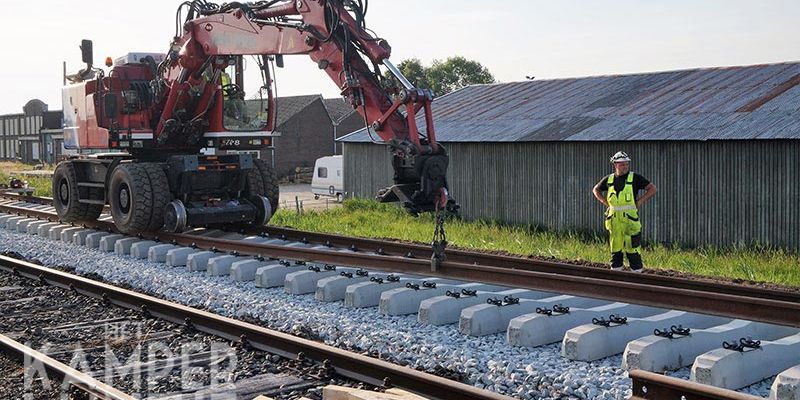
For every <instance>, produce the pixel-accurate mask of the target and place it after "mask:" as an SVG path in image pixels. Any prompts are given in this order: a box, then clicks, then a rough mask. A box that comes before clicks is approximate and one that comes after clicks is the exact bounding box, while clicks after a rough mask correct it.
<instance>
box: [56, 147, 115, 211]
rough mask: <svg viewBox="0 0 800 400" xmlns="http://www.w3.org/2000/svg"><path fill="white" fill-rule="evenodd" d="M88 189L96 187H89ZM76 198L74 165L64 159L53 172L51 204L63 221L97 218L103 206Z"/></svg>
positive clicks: (77, 196)
mask: <svg viewBox="0 0 800 400" xmlns="http://www.w3.org/2000/svg"><path fill="white" fill-rule="evenodd" d="M89 190H98V189H97V188H89ZM92 194H98V193H92ZM78 198H79V194H78V178H77V173H76V172H75V165H74V164H73V163H72V162H70V161H64V162H62V163H60V164H58V166H57V167H56V170H55V171H54V172H53V205H54V206H55V208H56V212H57V213H58V218H59V219H60V220H61V221H63V222H80V221H94V220H97V217H99V216H100V213H102V212H103V206H102V205H99V204H85V203H80V202H78ZM100 198H102V197H100Z"/></svg>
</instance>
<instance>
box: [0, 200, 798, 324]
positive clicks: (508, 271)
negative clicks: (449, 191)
mask: <svg viewBox="0 0 800 400" xmlns="http://www.w3.org/2000/svg"><path fill="white" fill-rule="evenodd" d="M0 210H1V211H5V212H9V213H22V214H26V215H29V216H32V217H37V218H44V219H47V218H49V219H53V220H55V219H56V216H55V214H54V213H50V212H45V211H41V210H29V209H26V208H23V207H17V206H13V205H8V204H3V205H0ZM86 226H87V227H95V228H98V229H102V230H113V229H114V225H113V224H112V223H111V222H107V221H94V222H91V223H87V224H86ZM153 235H154V236H152V237H154V238H157V239H158V240H160V241H163V242H174V243H176V244H179V245H183V246H191V245H194V246H196V247H198V248H201V249H216V250H218V251H227V252H233V251H235V252H239V253H240V254H249V255H262V256H266V257H274V258H288V259H296V260H306V261H316V262H321V263H329V264H335V265H345V266H353V267H363V268H371V269H376V270H382V271H388V272H398V273H408V274H416V275H427V276H437V277H442V278H449V279H458V280H470V281H478V282H485V283H491V284H497V285H503V286H510V287H517V288H525V289H532V290H543V291H549V292H555V293H559V294H571V295H576V296H585V297H592V298H598V299H606V300H612V301H624V302H630V303H636V304H642V305H648V306H653V307H661V308H670V309H680V310H684V311H691V312H698V313H704V314H711V315H719V316H725V317H730V318H740V319H747V320H751V321H759V322H767V323H774V324H779V325H787V326H794V327H800V293H792V292H783V291H777V290H772V291H770V290H758V288H752V287H747V286H739V285H730V284H715V283H712V282H694V284H688V283H687V282H686V281H688V280H686V279H664V278H665V277H658V278H661V279H657V280H653V279H651V278H653V277H651V276H645V275H642V274H631V273H625V272H617V271H609V270H604V269H598V268H587V267H578V266H574V265H572V266H570V265H568V264H564V265H563V266H557V267H556V266H554V265H549V264H546V263H543V264H542V265H539V264H533V265H529V267H530V268H514V267H512V266H510V265H506V264H502V263H501V264H502V265H501V266H497V265H494V264H488V262H487V264H488V265H482V264H479V263H466V262H461V261H459V262H456V261H453V258H455V257H452V258H449V259H448V260H447V261H445V262H443V263H442V264H441V267H440V268H439V269H438V270H437V271H431V270H430V262H429V260H428V259H427V258H418V257H415V258H408V257H401V256H398V255H389V254H390V253H389V252H388V251H386V250H384V251H383V252H384V253H386V254H385V255H379V254H374V253H371V252H367V251H357V252H340V251H332V250H319V249H307V248H294V247H286V246H279V245H268V244H257V243H248V242H241V241H232V240H223V239H217V238H207V237H201V236H196V235H189V234H175V233H165V232H158V233H155V234H153ZM449 254H450V253H448V257H450V256H449ZM495 257H497V256H495ZM476 258H477V257H476ZM507 258H512V257H507ZM480 260H481V261H486V260H487V258H482V259H480ZM517 262H518V263H519V264H520V265H522V264H524V263H523V262H522V261H520V260H518V261H517ZM507 264H512V263H511V261H508V263H507ZM553 264H555V263H553Z"/></svg>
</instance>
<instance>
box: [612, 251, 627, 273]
mask: <svg viewBox="0 0 800 400" xmlns="http://www.w3.org/2000/svg"><path fill="white" fill-rule="evenodd" d="M628 260H630V256H629V258H628ZM622 261H623V255H622V252H621V251H618V252H616V253H611V269H613V270H614V271H622Z"/></svg>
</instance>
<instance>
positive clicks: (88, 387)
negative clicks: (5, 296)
mask: <svg viewBox="0 0 800 400" xmlns="http://www.w3.org/2000/svg"><path fill="white" fill-rule="evenodd" d="M0 350H2V351H3V352H5V353H6V354H8V355H9V356H11V357H14V358H16V359H17V360H20V361H21V362H22V363H23V364H25V365H31V366H33V367H34V369H38V368H35V367H36V366H37V365H41V366H42V367H44V368H45V369H46V370H47V372H49V373H51V374H54V375H57V376H58V377H59V378H61V379H62V380H63V382H64V383H65V384H69V385H70V386H73V387H75V388H77V389H79V390H81V391H83V392H84V393H86V394H88V395H89V396H90V397H92V398H97V399H104V400H134V397H132V396H130V395H127V394H125V393H123V392H121V391H119V390H117V389H115V388H113V387H111V386H109V385H106V384H105V383H103V382H100V381H98V380H97V379H95V378H92V377H91V376H89V375H87V374H84V373H83V372H80V371H78V370H76V369H74V368H72V367H70V366H69V365H66V364H62V363H61V362H59V361H56V360H54V359H52V358H50V357H48V356H47V355H45V354H42V353H40V352H38V351H36V350H34V349H32V348H30V347H28V346H25V345H23V344H22V343H19V342H17V341H15V340H14V339H11V338H9V337H8V336H5V335H0ZM36 372H37V376H33V377H32V378H36V379H43V378H45V377H42V376H38V373H41V372H44V371H38V370H37V371H36ZM26 373H27V371H26ZM15 395H18V396H20V398H21V397H22V393H15Z"/></svg>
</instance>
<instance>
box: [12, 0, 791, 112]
mask: <svg viewBox="0 0 800 400" xmlns="http://www.w3.org/2000/svg"><path fill="white" fill-rule="evenodd" d="M179 2H180V1H178V0H175V1H172V0H159V1H154V0H141V1H125V2H123V1H118V0H105V1H100V0H82V1H79V2H74V1H70V2H66V1H53V0H38V1H36V2H35V3H32V5H33V7H22V6H18V7H14V8H12V9H7V10H6V12H5V17H6V18H4V24H3V25H2V26H0V33H2V38H3V39H2V41H0V51H1V52H2V54H3V62H2V63H0V76H2V79H3V87H4V89H5V95H4V96H0V114H6V113H18V112H21V111H22V106H23V105H24V104H25V102H26V101H27V100H29V99H31V98H40V99H42V100H44V101H45V102H46V103H48V104H49V105H50V109H60V108H61V104H60V103H61V97H60V87H61V62H62V61H67V65H68V71H69V72H74V71H75V70H77V69H79V68H80V67H81V65H80V51H79V50H78V44H79V43H80V40H81V39H83V38H88V39H93V40H94V46H95V62H96V63H97V64H101V63H102V60H104V59H105V57H106V56H112V57H118V56H120V55H122V54H124V53H126V52H129V51H150V52H164V51H165V50H166V48H167V45H168V44H169V41H170V39H171V37H172V35H173V34H174V20H175V9H176V7H177V5H178V4H179ZM369 6H370V8H369V13H368V15H367V25H368V26H369V27H370V28H371V29H373V30H374V31H376V32H377V33H378V34H379V35H380V36H382V37H384V38H385V39H387V40H388V41H389V43H390V44H391V45H392V48H393V56H392V60H393V61H395V63H398V62H399V61H401V60H403V59H405V58H408V57H417V58H419V59H421V60H422V61H423V62H424V63H426V64H427V63H430V62H431V61H432V60H434V59H444V58H447V57H448V56H452V55H462V56H465V57H468V58H471V59H475V60H478V61H480V62H481V63H483V64H484V65H485V66H487V67H488V68H489V70H490V71H491V72H492V73H493V74H494V75H495V77H496V78H497V79H498V81H502V82H510V81H518V80H524V79H525V76H526V75H533V76H535V77H536V79H548V78H563V77H575V76H591V75H606V74H620V73H633V72H647V71H663V70H673V69H686V68H695V67H709V66H727V65H746V64H762V63H773V62H783V61H796V60H800V24H798V23H797V18H798V17H800V1H796V0H795V1H789V0H785V1H781V0H765V1H738V0H737V1H722V0H714V1H700V0H697V1H684V0H672V1H644V0H642V1H632V0H627V1H619V0H617V1H610V0H598V1H577V0H572V1H563V0H562V1H536V0H524V1H516V2H512V1H476V0H403V1H390V0H372V1H371V2H370V4H369ZM7 8H8V7H7ZM251 72H255V71H254V69H253V71H251ZM251 83H253V82H252V81H251ZM246 86H250V87H255V86H256V84H255V83H253V86H251V85H246ZM278 91H279V94H280V95H281V96H283V95H297V94H316V93H322V94H323V95H325V96H326V97H334V96H337V95H338V90H337V88H336V87H335V85H334V84H333V83H332V82H331V81H330V80H328V78H327V77H326V76H325V75H324V74H323V73H322V72H321V71H319V70H318V69H317V68H316V65H315V64H313V63H312V62H311V61H310V60H309V59H308V57H306V56H293V57H288V58H287V62H286V68H284V69H283V70H279V72H278ZM249 93H252V90H251V91H249Z"/></svg>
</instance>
